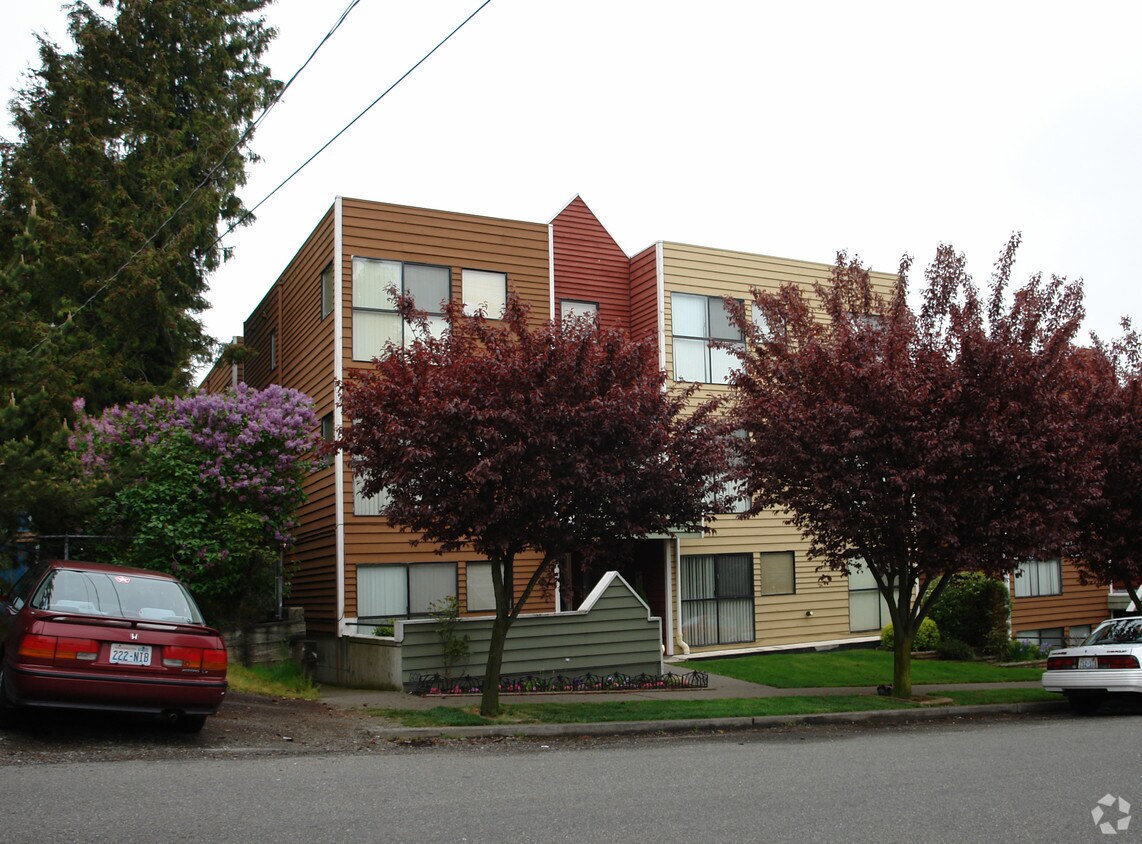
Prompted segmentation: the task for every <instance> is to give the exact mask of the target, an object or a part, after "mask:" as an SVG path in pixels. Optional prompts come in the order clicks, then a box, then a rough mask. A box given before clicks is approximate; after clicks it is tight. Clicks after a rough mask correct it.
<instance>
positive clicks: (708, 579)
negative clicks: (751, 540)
mask: <svg viewBox="0 0 1142 844" xmlns="http://www.w3.org/2000/svg"><path fill="white" fill-rule="evenodd" d="M681 593H682V638H683V639H685V640H686V642H687V644H689V645H691V646H693V647H697V646H701V645H729V644H735V643H739V642H752V641H753V640H754V638H755V633H754V623H753V555H752V554H707V555H686V556H683V557H682V589H681Z"/></svg>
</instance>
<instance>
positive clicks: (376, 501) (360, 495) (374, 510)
mask: <svg viewBox="0 0 1142 844" xmlns="http://www.w3.org/2000/svg"><path fill="white" fill-rule="evenodd" d="M388 503H389V494H388V492H387V491H386V490H384V489H382V490H381V491H380V492H378V493H377V494H376V495H365V479H364V478H363V477H362V476H361V475H359V474H358V473H357V472H354V473H353V515H354V516H383V515H384V514H385V507H387V506H388Z"/></svg>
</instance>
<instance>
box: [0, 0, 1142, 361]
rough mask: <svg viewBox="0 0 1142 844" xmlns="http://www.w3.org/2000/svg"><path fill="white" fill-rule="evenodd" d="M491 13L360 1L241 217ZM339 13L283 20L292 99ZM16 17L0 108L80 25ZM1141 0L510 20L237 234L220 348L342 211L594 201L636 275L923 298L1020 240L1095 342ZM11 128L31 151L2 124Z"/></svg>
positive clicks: (1136, 183)
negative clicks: (663, 273) (47, 39)
mask: <svg viewBox="0 0 1142 844" xmlns="http://www.w3.org/2000/svg"><path fill="white" fill-rule="evenodd" d="M480 2H481V0H404V2H399V3H398V2H392V0H362V2H361V3H360V5H359V6H358V7H357V8H356V9H355V10H354V11H353V12H352V13H351V14H350V16H349V19H348V21H347V23H346V25H345V26H343V27H342V29H341V30H339V31H338V33H337V34H336V35H335V36H334V38H333V39H332V40H331V41H330V43H329V44H327V45H326V46H325V47H324V48H323V50H322V51H321V52H320V53H319V54H318V56H317V58H316V59H315V60H314V62H313V63H312V64H311V65H310V67H309V68H308V69H307V70H306V71H305V73H303V74H302V76H301V77H300V78H299V80H298V81H297V82H296V83H295V85H294V87H293V88H292V89H291V90H290V92H289V93H288V94H287V95H286V98H285V100H284V101H283V102H282V103H280V104H279V105H278V106H277V107H276V108H275V110H274V111H273V112H272V113H271V114H270V116H269V117H268V118H267V119H266V121H265V123H264V124H263V125H262V127H261V129H260V130H259V132H258V134H257V135H256V137H255V139H254V144H253V148H254V150H255V151H256V152H257V153H259V154H260V155H261V156H262V157H263V159H264V160H263V161H262V162H261V163H259V164H257V165H255V166H254V167H253V169H252V171H251V173H250V179H249V183H248V185H247V187H246V189H245V191H244V194H243V195H244V199H245V201H246V204H247V206H253V205H254V204H255V203H257V202H258V201H259V200H261V199H262V198H263V197H264V196H266V194H268V193H269V192H270V191H271V190H272V189H273V188H274V187H275V186H276V185H277V184H278V183H279V182H280V181H281V180H282V179H284V178H285V177H286V176H287V175H288V174H289V173H290V172H292V171H293V170H294V169H295V168H296V167H297V166H298V165H299V164H301V162H302V161H304V159H305V158H307V157H308V156H309V155H310V154H311V153H312V152H314V151H315V150H316V149H317V148H318V147H319V146H320V145H321V144H323V143H324V142H325V141H326V140H327V139H328V138H329V137H331V136H332V135H333V134H334V133H335V132H336V131H337V130H338V129H340V128H341V127H342V126H344V125H345V124H346V123H347V122H349V120H350V119H351V118H352V117H353V116H355V115H356V114H357V113H358V112H359V111H360V110H361V109H363V108H364V107H365V106H366V105H367V104H368V103H369V102H371V101H372V100H373V99H374V98H375V97H376V96H377V95H378V94H380V92H381V91H383V90H384V89H385V88H387V87H388V86H389V85H391V84H392V83H393V82H394V81H396V80H397V79H398V78H399V77H400V76H401V74H403V73H404V72H405V71H406V70H407V69H408V68H409V67H410V66H412V65H413V64H414V63H415V62H416V61H417V60H418V59H419V58H421V56H423V55H424V53H426V52H427V51H428V50H429V49H431V48H432V47H433V46H434V45H435V44H436V43H437V42H438V41H439V40H440V39H441V38H443V37H444V36H445V35H446V34H447V33H448V32H450V31H451V30H452V29H453V28H454V27H455V26H456V25H457V24H459V23H460V21H462V20H463V19H464V18H465V17H466V16H467V15H468V14H469V13H471V12H472V11H473V10H475V9H476V8H477V7H478V6H479V5H480ZM346 5H348V0H334V2H321V3H318V2H315V0H279V1H278V2H277V3H276V4H275V5H274V6H271V7H270V9H269V12H268V17H269V19H270V21H271V23H272V24H273V25H275V26H277V27H278V28H279V30H280V32H279V35H278V38H277V39H276V41H275V42H274V45H273V47H272V48H271V51H270V53H269V54H268V56H267V62H268V64H269V65H270V67H271V69H272V71H273V72H274V75H275V76H277V77H278V78H281V79H285V78H288V77H289V76H290V75H291V74H292V73H293V72H294V70H296V69H297V67H299V66H300V64H301V62H302V61H304V59H305V57H306V56H308V55H309V53H310V52H311V51H312V49H313V48H314V47H315V46H316V44H317V42H318V40H319V39H320V37H321V36H322V35H324V34H325V33H326V32H327V31H328V30H329V28H330V27H331V26H332V24H333V22H334V21H335V20H336V18H337V17H338V15H339V14H340V12H341V11H342V9H343V8H344V7H345V6H346ZM9 6H10V7H9V8H6V9H5V25H4V27H3V29H2V31H0V87H3V88H4V89H5V91H6V93H8V94H9V95H10V94H11V92H12V91H13V90H14V89H15V88H16V87H17V86H18V85H19V84H20V79H21V73H22V71H23V70H25V69H26V68H27V67H28V66H29V65H36V64H38V59H37V57H36V54H35V46H34V41H33V38H32V34H31V33H32V32H33V30H34V31H37V32H47V33H48V34H49V35H51V36H53V37H56V38H60V37H62V36H63V34H64V32H65V28H64V23H65V22H64V16H63V12H62V11H61V10H60V7H59V5H58V0H21V2H20V3H18V4H16V3H12V4H9ZM1140 31H1142V4H1140V3H1138V2H1136V0H1134V1H1133V2H1107V1H1106V0H1100V2H1096V3H1087V4H1077V3H1073V2H1068V3H1062V2H1044V0H1037V2H1015V1H1014V0H1005V2H995V0H991V1H990V2H970V0H969V2H959V3H956V4H948V3H943V4H938V5H937V4H927V3H917V2H914V0H913V2H901V3H889V2H880V0H865V2H813V0H807V2H798V3H780V4H779V3H770V2H746V0H702V2H695V1H694V0H690V2H676V0H492V2H491V3H490V5H489V6H487V8H485V9H484V10H483V11H481V12H480V13H479V14H478V15H477V16H476V17H475V18H474V19H473V20H472V21H471V22H470V23H469V24H468V25H467V26H466V27H465V28H464V29H463V30H461V31H460V32H459V33H458V34H457V35H456V37H454V38H453V39H452V40H451V41H450V42H449V43H448V44H446V45H445V46H444V47H443V48H442V49H441V50H440V51H439V52H438V53H437V54H436V55H435V56H433V57H432V58H431V59H429V60H428V62H426V63H425V64H424V65H422V66H421V67H420V69H418V70H417V71H416V72H415V73H414V74H413V75H412V76H410V77H409V78H408V79H407V80H405V81H404V82H403V83H402V84H401V85H399V86H398V87H397V88H396V89H395V90H394V91H393V92H392V93H391V94H390V95H388V96H387V97H386V98H385V99H383V100H382V101H381V102H380V103H379V104H378V105H377V106H376V107H375V108H374V109H373V110H372V111H371V112H370V113H369V114H368V115H366V116H365V117H364V118H363V119H362V120H361V121H359V122H358V123H357V124H356V125H355V126H354V127H353V128H352V129H350V130H349V132H348V133H347V134H346V135H344V136H343V137H342V138H341V139H340V140H339V141H337V142H336V143H335V144H334V145H333V146H332V147H331V148H330V149H329V150H327V151H326V152H325V153H324V154H323V155H322V156H321V157H319V158H318V159H317V160H316V161H315V162H314V163H312V164H311V165H309V166H308V167H307V168H306V169H305V170H303V171H302V172H301V173H300V174H299V175H298V176H297V177H295V179H294V180H293V181H292V182H291V183H290V184H289V185H287V186H286V187H285V188H284V189H282V190H281V191H280V192H279V193H278V194H277V195H276V196H274V197H273V198H272V199H270V200H269V202H268V203H266V204H265V205H264V206H263V207H262V208H261V210H259V212H258V215H257V216H258V219H257V222H255V223H254V224H253V225H251V226H248V227H246V228H245V229H241V230H239V231H238V232H236V233H235V234H233V235H231V236H230V237H229V238H227V241H226V243H227V245H229V246H232V247H233V248H234V252H235V255H234V258H233V259H232V260H231V261H230V262H229V263H227V264H226V265H225V266H224V267H223V268H222V269H221V270H220V271H219V272H218V273H216V274H215V276H214V277H213V278H212V282H211V289H210V294H209V299H210V302H211V304H212V308H211V310H209V311H208V312H206V313H204V314H203V315H202V316H203V320H204V323H205V326H206V328H207V331H208V332H209V333H211V334H212V335H214V336H215V337H217V338H219V339H221V340H228V339H229V338H230V337H231V336H233V335H236V334H240V333H241V331H242V321H243V320H244V319H245V317H246V316H248V315H249V313H250V311H251V310H252V309H253V307H254V306H255V305H256V304H257V302H258V301H259V300H260V299H261V297H262V296H263V295H264V294H265V292H266V290H267V289H268V288H269V286H270V285H271V284H272V283H273V281H274V280H275V279H276V278H277V276H278V274H279V273H280V272H281V271H282V269H284V267H285V266H286V264H287V263H288V261H289V260H290V258H291V257H292V256H293V253H294V252H295V251H296V249H297V248H298V247H299V246H300V245H301V242H302V240H303V239H304V238H305V237H306V236H307V235H308V234H309V232H310V231H311V230H312V228H313V226H314V225H315V224H316V222H317V221H318V219H319V218H320V216H321V215H322V214H323V213H324V212H325V210H326V209H327V208H328V207H329V206H330V205H331V204H332V202H333V198H334V197H335V196H337V195H344V196H354V197H360V198H364V199H375V200H380V201H386V202H395V203H401V204H408V205H416V206H423V207H429V208H440V209H446V210H450V211H463V212H469V213H475V214H483V215H488V216H497V217H508V218H515V219H522V220H531V221H537V222H547V221H548V220H550V219H551V218H552V217H553V216H554V215H555V214H557V213H558V212H559V211H560V210H561V209H562V207H563V206H564V205H565V204H566V203H567V202H568V201H569V200H570V199H571V198H572V197H573V196H574V195H575V194H581V195H582V196H583V199H584V200H585V201H586V202H587V204H588V205H589V206H590V207H591V208H592V210H594V212H595V213H596V214H597V215H598V216H599V218H600V220H601V221H602V223H603V225H605V226H606V227H607V228H608V229H609V231H610V232H611V234H612V235H613V236H614V237H615V239H616V240H617V241H618V243H619V245H620V246H621V247H622V248H623V249H624V250H625V251H626V252H627V253H628V254H633V253H635V252H637V251H639V250H641V249H642V248H644V247H645V246H647V245H649V244H651V243H653V242H654V241H656V240H674V241H681V242H685V243H694V244H700V245H704V246H711V247H719V248H727V249H740V250H744V251H749V252H760V253H764V254H768V255H777V256H782V257H789V258H799V259H805V260H812V261H820V262H824V263H831V262H832V260H833V257H834V255H835V253H836V251H837V250H838V249H846V250H848V251H849V252H850V254H857V255H860V256H861V258H862V259H863V260H864V261H865V262H866V263H869V264H871V265H872V266H873V267H874V268H875V269H879V270H885V271H894V270H895V269H896V267H897V264H898V262H899V258H900V255H901V254H902V253H904V252H909V253H911V254H913V255H914V256H915V259H916V268H915V269H914V271H913V278H914V280H915V282H918V281H919V278H920V272H921V271H922V268H923V267H924V266H925V265H926V264H927V263H928V261H929V260H930V259H931V257H932V256H933V254H934V252H935V247H936V245H937V243H939V242H949V243H952V244H953V245H954V246H955V247H956V248H957V249H959V250H961V251H963V252H965V253H966V254H967V257H968V260H969V266H970V268H971V271H972V273H973V274H974V276H975V277H976V280H977V282H978V283H979V284H980V285H981V286H983V285H985V284H986V281H987V278H988V276H989V274H990V270H991V266H992V263H993V262H994V260H995V258H996V256H997V255H998V254H999V251H1000V249H1001V248H1002V246H1003V244H1004V243H1005V242H1006V239H1007V237H1008V236H1009V234H1010V233H1011V232H1012V231H1015V230H1020V231H1022V232H1023V235H1024V245H1023V247H1022V249H1021V251H1020V260H1019V263H1018V264H1017V267H1016V281H1022V280H1024V279H1026V277H1027V276H1028V275H1029V274H1031V273H1032V272H1036V271H1041V272H1043V273H1045V274H1051V273H1055V274H1059V275H1066V276H1068V277H1071V278H1075V277H1082V278H1084V279H1085V282H1086V295H1087V312H1088V319H1087V327H1088V328H1090V329H1093V330H1096V331H1098V332H1099V334H1101V335H1102V336H1104V337H1107V336H1114V335H1116V334H1117V333H1118V327H1117V323H1118V318H1119V317H1120V316H1122V315H1132V316H1134V317H1139V318H1142V286H1140V285H1139V283H1138V279H1137V278H1136V273H1135V266H1136V261H1137V256H1136V254H1135V252H1134V250H1135V248H1137V246H1138V245H1139V242H1140V241H1139V237H1140V235H1142V210H1140V208H1142V50H1139V49H1138V47H1137V43H1136V41H1137V38H1138V33H1139V32H1140ZM0 134H3V135H5V136H7V137H9V138H12V137H14V133H13V130H12V128H11V126H10V125H7V124H6V123H5V124H4V126H3V128H0Z"/></svg>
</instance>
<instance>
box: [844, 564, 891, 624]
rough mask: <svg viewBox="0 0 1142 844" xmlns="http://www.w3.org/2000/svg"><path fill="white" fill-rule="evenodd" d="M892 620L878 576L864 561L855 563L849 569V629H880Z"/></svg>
mask: <svg viewBox="0 0 1142 844" xmlns="http://www.w3.org/2000/svg"><path fill="white" fill-rule="evenodd" d="M891 620H892V619H891V617H890V616H889V614H888V602H887V601H885V600H884V597H883V596H882V595H881V594H880V590H879V589H877V588H876V578H875V577H873V576H872V572H871V571H869V568H868V566H866V565H865V564H864V563H863V562H859V561H858V562H856V563H854V564H853V565H852V567H851V568H850V570H849V631H850V632H852V633H859V632H861V631H864V630H879V629H880V628H882V627H883V626H884V625H886V624H888V623H889V622H890V621H891Z"/></svg>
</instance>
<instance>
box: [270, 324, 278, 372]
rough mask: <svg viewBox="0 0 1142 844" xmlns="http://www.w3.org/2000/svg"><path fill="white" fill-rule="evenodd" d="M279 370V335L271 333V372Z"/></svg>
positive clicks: (274, 332)
mask: <svg viewBox="0 0 1142 844" xmlns="http://www.w3.org/2000/svg"><path fill="white" fill-rule="evenodd" d="M277 368H278V333H277V332H276V331H271V332H270V372H273V371H274V370H275V369H277Z"/></svg>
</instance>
